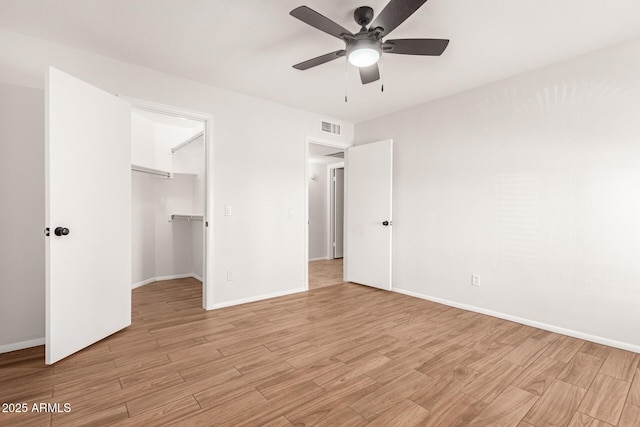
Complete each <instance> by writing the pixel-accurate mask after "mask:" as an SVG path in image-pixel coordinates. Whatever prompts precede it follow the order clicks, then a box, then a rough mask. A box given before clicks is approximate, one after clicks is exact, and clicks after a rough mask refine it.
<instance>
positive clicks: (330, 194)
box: [327, 150, 346, 259]
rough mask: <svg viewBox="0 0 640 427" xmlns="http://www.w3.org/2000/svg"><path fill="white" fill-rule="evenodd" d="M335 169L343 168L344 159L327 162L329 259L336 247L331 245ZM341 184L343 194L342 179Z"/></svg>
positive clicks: (333, 256)
mask: <svg viewBox="0 0 640 427" xmlns="http://www.w3.org/2000/svg"><path fill="white" fill-rule="evenodd" d="M345 155H346V150H345ZM336 169H344V161H342V162H337V163H329V164H328V165H327V172H328V175H329V187H328V188H329V191H327V200H328V202H327V230H329V235H328V236H327V251H328V252H327V253H328V254H329V259H336V258H335V252H336V248H335V247H334V246H333V239H334V237H335V236H334V234H335V226H336V219H335V215H334V214H335V212H334V211H335V196H336V195H335V190H334V187H335V183H334V181H333V179H332V178H333V173H334V172H335V170H336ZM342 184H343V189H342V193H343V196H344V180H343V182H342ZM342 203H343V206H342V207H343V210H344V201H343V202H342ZM342 228H343V230H344V216H343V221H342ZM342 246H343V249H342V257H343V258H344V236H343V241H342Z"/></svg>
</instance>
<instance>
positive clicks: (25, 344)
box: [0, 338, 45, 353]
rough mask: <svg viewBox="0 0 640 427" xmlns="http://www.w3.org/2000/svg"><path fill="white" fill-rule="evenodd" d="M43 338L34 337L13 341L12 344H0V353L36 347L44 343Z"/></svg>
mask: <svg viewBox="0 0 640 427" xmlns="http://www.w3.org/2000/svg"><path fill="white" fill-rule="evenodd" d="M44 342H45V341H44V338H36V339H34V340H28V341H21V342H15V343H12V344H4V345H0V353H9V352H10V351H16V350H24V349H25V348H30V347H37V346H39V345H44Z"/></svg>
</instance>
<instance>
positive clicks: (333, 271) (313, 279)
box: [309, 258, 343, 289]
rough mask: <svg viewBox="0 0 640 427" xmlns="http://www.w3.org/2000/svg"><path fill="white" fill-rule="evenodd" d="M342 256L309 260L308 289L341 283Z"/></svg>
mask: <svg viewBox="0 0 640 427" xmlns="http://www.w3.org/2000/svg"><path fill="white" fill-rule="evenodd" d="M342 277H343V274H342V258H340V259H327V260H321V261H311V262H310V263H309V289H320V288H324V287H325V286H334V285H339V284H341V283H342V282H343V281H342Z"/></svg>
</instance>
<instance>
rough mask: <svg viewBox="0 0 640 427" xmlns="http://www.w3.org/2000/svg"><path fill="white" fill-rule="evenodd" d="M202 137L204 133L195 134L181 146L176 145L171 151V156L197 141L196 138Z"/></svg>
mask: <svg viewBox="0 0 640 427" xmlns="http://www.w3.org/2000/svg"><path fill="white" fill-rule="evenodd" d="M203 136H204V131H201V132H198V133H197V134H195V135H193V136H192V137H191V138H189V139H187V140H186V141H185V142H183V143H181V144H178V145H176V146H175V147H173V148H172V149H171V154H174V153H175V152H176V151H178V150H179V149H181V148H182V147H185V146H187V145H189V144H191V143H192V142H193V141H197V140H198V138H200V137H203Z"/></svg>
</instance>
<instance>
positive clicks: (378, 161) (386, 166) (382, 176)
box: [345, 140, 393, 290]
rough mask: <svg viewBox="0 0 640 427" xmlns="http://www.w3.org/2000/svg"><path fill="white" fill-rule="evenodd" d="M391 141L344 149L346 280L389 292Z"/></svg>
mask: <svg viewBox="0 0 640 427" xmlns="http://www.w3.org/2000/svg"><path fill="white" fill-rule="evenodd" d="M392 165H393V141H392V140H386V141H380V142H373V143H371V144H364V145H358V146H355V147H351V148H349V149H347V158H346V163H345V171H346V175H347V177H346V182H345V188H346V192H345V200H346V203H345V211H346V212H345V223H346V226H345V228H346V242H345V249H346V257H345V260H346V280H347V281H349V282H355V283H360V284H363V285H368V286H373V287H376V288H380V289H387V290H391V190H392V177H393V169H392Z"/></svg>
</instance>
